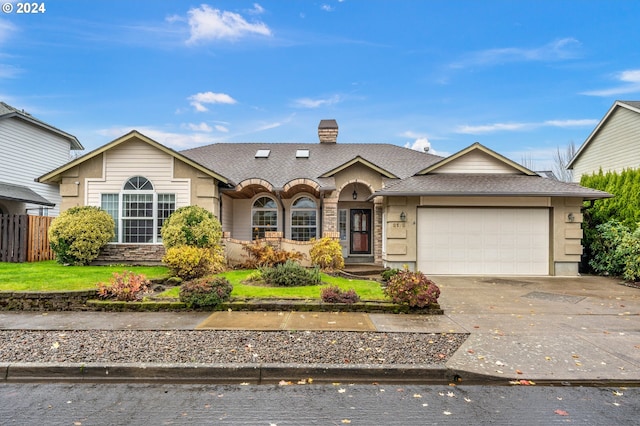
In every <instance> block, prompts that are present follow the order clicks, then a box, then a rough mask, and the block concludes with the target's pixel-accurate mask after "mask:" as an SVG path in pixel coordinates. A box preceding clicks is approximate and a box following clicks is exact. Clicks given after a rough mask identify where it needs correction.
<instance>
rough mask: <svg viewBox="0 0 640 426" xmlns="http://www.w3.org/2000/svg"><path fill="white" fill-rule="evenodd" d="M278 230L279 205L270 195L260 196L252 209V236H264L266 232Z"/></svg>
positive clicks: (254, 237)
mask: <svg viewBox="0 0 640 426" xmlns="http://www.w3.org/2000/svg"><path fill="white" fill-rule="evenodd" d="M277 230H278V205H277V204H276V202H275V201H274V200H273V199H271V198H269V197H260V198H258V199H257V200H256V201H254V202H253V208H252V209H251V238H252V239H254V240H256V239H258V238H264V235H265V234H264V233H265V232H270V231H277Z"/></svg>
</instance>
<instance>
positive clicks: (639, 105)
mask: <svg viewBox="0 0 640 426" xmlns="http://www.w3.org/2000/svg"><path fill="white" fill-rule="evenodd" d="M638 167H640V102H639V101H616V102H614V104H613V105H612V106H611V108H610V109H609V111H607V113H606V114H605V116H604V118H602V120H600V123H598V125H597V126H596V128H595V129H594V130H593V131H592V132H591V134H590V135H589V137H587V139H586V140H585V141H584V142H583V144H582V145H581V146H580V148H578V151H577V152H576V154H575V155H574V156H573V158H572V159H571V160H570V161H569V164H567V168H568V169H570V170H573V181H574V182H580V178H581V177H582V175H590V174H593V173H598V172H599V171H600V170H602V171H603V172H605V173H606V172H618V173H619V172H621V171H623V170H624V169H637V168H638Z"/></svg>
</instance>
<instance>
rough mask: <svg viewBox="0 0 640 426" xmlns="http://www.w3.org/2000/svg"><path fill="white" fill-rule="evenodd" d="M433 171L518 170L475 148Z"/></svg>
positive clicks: (485, 171)
mask: <svg viewBox="0 0 640 426" xmlns="http://www.w3.org/2000/svg"><path fill="white" fill-rule="evenodd" d="M433 173H476V174H482V173H486V174H513V173H519V172H518V171H517V170H515V169H514V168H513V167H510V166H509V165H507V164H505V163H503V162H502V161H499V160H497V159H496V158H494V157H492V156H490V155H488V154H486V153H484V152H482V151H479V150H475V151H471V152H469V153H468V154H466V155H463V156H462V157H460V158H457V159H455V160H452V161H451V162H450V163H448V164H445V165H443V166H441V167H439V168H438V169H437V170H434V171H433Z"/></svg>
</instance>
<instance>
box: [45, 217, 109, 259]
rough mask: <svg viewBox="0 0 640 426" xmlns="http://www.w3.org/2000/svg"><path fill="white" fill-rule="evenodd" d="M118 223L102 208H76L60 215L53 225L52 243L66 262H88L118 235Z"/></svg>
mask: <svg viewBox="0 0 640 426" xmlns="http://www.w3.org/2000/svg"><path fill="white" fill-rule="evenodd" d="M114 229H115V223H114V222H113V219H112V218H111V216H110V215H109V213H107V212H106V211H104V210H101V209H100V208H98V207H92V206H86V207H73V208H70V209H68V210H65V211H64V212H62V213H61V214H60V216H58V217H56V218H55V219H54V220H53V222H51V226H50V227H49V231H48V235H49V244H50V246H51V250H53V252H54V253H55V255H56V261H57V262H58V263H61V264H63V265H86V264H88V263H90V262H91V261H92V260H94V259H95V258H96V257H98V254H100V249H101V248H102V247H104V246H105V245H106V244H107V243H108V242H109V241H111V240H112V239H113V236H114Z"/></svg>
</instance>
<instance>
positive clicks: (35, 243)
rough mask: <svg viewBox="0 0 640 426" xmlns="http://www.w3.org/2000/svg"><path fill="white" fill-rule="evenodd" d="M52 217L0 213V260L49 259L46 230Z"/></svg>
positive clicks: (26, 260)
mask: <svg viewBox="0 0 640 426" xmlns="http://www.w3.org/2000/svg"><path fill="white" fill-rule="evenodd" d="M52 220H53V217H50V216H31V215H24V214H22V215H17V214H14V215H0V262H20V263H21V262H38V261H40V260H51V259H53V258H54V254H53V252H52V251H51V249H50V248H49V237H48V236H47V231H48V230H49V225H51V221H52Z"/></svg>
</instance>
